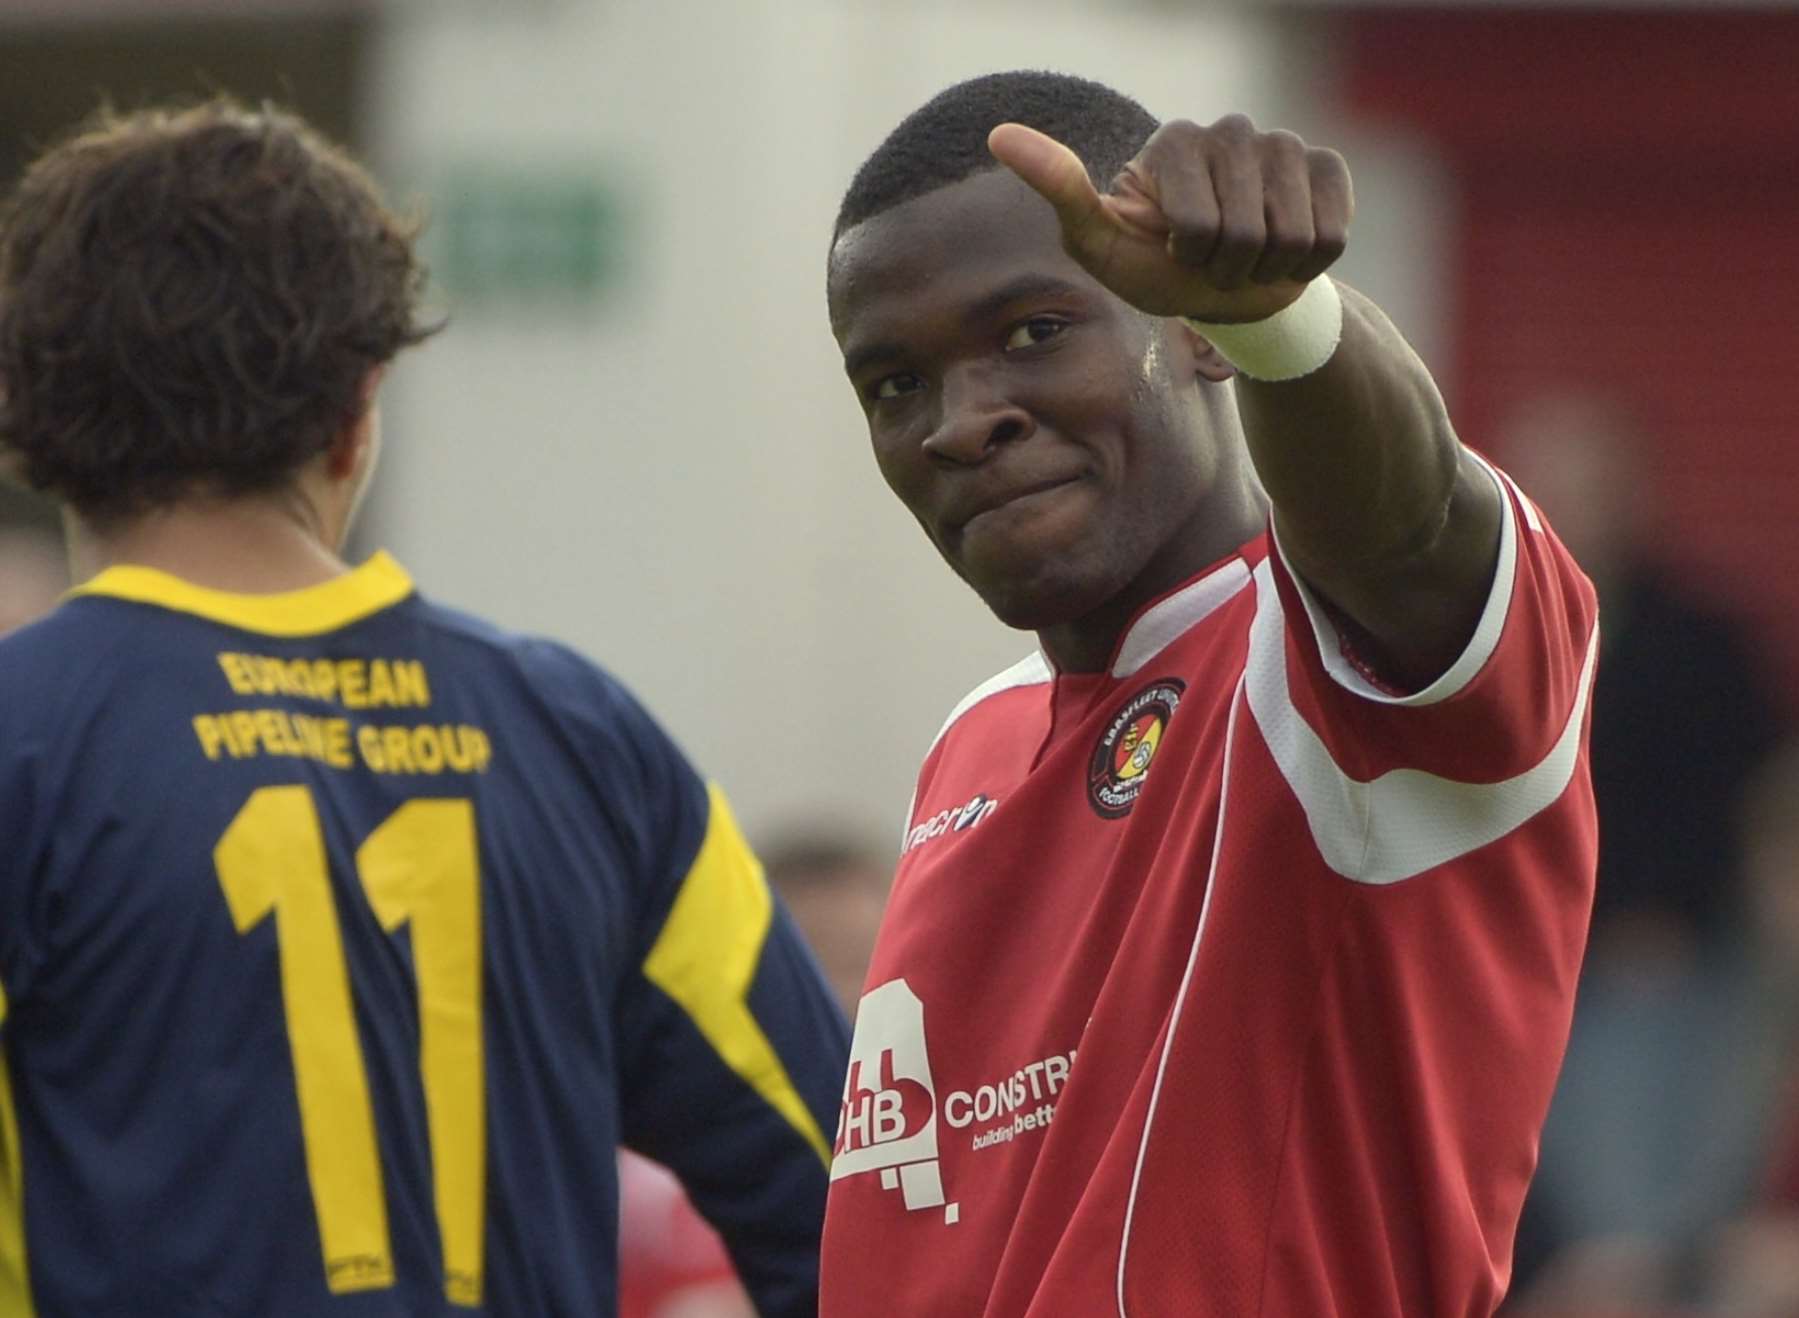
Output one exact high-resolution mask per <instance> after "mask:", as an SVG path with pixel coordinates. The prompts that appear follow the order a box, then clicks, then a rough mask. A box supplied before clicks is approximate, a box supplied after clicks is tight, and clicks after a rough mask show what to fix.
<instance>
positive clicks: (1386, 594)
mask: <svg viewBox="0 0 1799 1318" xmlns="http://www.w3.org/2000/svg"><path fill="white" fill-rule="evenodd" d="M1324 277H1325V278H1328V276H1324ZM1339 287H1340V289H1341V292H1342V298H1343V336H1342V340H1341V342H1340V343H1339V345H1338V347H1337V350H1336V352H1335V353H1334V354H1333V355H1332V357H1331V359H1330V360H1329V361H1328V362H1326V363H1325V364H1324V365H1323V366H1322V367H1320V368H1319V369H1318V370H1316V371H1314V372H1312V373H1311V374H1310V375H1307V376H1304V377H1302V378H1300V379H1297V380H1290V381H1284V382H1281V383H1274V384H1270V383H1264V382H1261V381H1257V380H1251V379H1248V378H1245V377H1242V376H1239V377H1238V380H1237V386H1236V387H1237V396H1238V408H1239V411H1240V413H1241V415H1242V418H1243V426H1244V431H1245V434H1246V435H1247V437H1248V441H1249V449H1250V454H1251V457H1252V458H1253V460H1254V462H1255V466H1256V472H1257V474H1258V475H1259V476H1260V478H1261V480H1262V484H1263V487H1264V488H1265V489H1266V490H1267V492H1268V496H1269V498H1270V500H1271V501H1272V503H1273V505H1274V517H1275V524H1276V526H1277V528H1278V530H1279V533H1280V537H1281V544H1282V547H1283V548H1284V549H1285V550H1286V552H1287V555H1288V557H1289V558H1290V560H1291V562H1292V564H1293V566H1294V567H1295V568H1296V569H1297V570H1298V571H1299V572H1300V574H1301V575H1302V576H1304V577H1305V578H1306V580H1307V582H1308V583H1309V584H1310V585H1312V586H1313V587H1314V588H1315V589H1316V590H1318V591H1319V592H1321V593H1322V594H1323V595H1324V596H1325V597H1326V598H1327V599H1328V600H1330V602H1331V603H1332V604H1333V605H1335V606H1336V607H1337V608H1338V609H1339V610H1340V611H1341V612H1342V613H1343V614H1344V615H1346V617H1347V618H1348V619H1350V620H1351V621H1352V622H1353V623H1355V624H1357V625H1358V626H1359V627H1360V628H1361V629H1362V630H1363V631H1365V632H1366V633H1367V636H1368V638H1369V639H1371V640H1372V641H1373V642H1374V643H1375V647H1376V649H1377V651H1378V653H1377V655H1376V656H1373V657H1376V658H1378V659H1380V660H1381V661H1383V663H1384V665H1385V666H1387V667H1390V668H1391V669H1392V670H1393V675H1394V676H1395V677H1397V678H1399V679H1401V680H1411V681H1418V682H1422V681H1428V680H1429V679H1430V678H1431V677H1434V676H1435V675H1436V674H1437V673H1439V672H1441V671H1442V670H1443V669H1444V668H1445V667H1447V666H1448V664H1449V663H1450V662H1451V661H1452V660H1453V659H1454V657H1455V655H1456V653H1457V652H1458V651H1459V650H1460V649H1461V647H1462V645H1463V644H1464V643H1465V642H1466V640H1467V638H1468V636H1469V635H1470V634H1471V633H1472V631H1473V628H1474V624H1475V622H1476V620H1477V619H1478V617H1479V613H1480V606H1481V604H1482V603H1483V602H1484V599H1485V595H1486V587H1487V583H1488V581H1489V580H1490V578H1491V575H1492V570H1493V562H1494V558H1495V554H1496V550H1497V543H1498V529H1499V503H1498V497H1497V494H1496V492H1495V491H1494V490H1493V488H1492V485H1491V482H1490V481H1489V480H1488V479H1487V478H1486V476H1485V475H1484V473H1482V472H1480V471H1479V469H1478V468H1477V467H1475V466H1474V465H1473V463H1472V460H1471V459H1469V458H1467V457H1466V456H1465V455H1464V454H1463V452H1462V449H1461V445H1460V444H1459V443H1458V441H1457V440H1456V437H1455V432H1454V431H1453V429H1452V428H1451V426H1450V424H1449V417H1448V414H1447V412H1446V411H1445V410H1444V406H1443V400H1442V397H1441V395H1440V394H1439V393H1438V392H1437V387H1436V384H1435V383H1434V382H1433V381H1432V380H1431V378H1430V373H1429V372H1428V371H1427V370H1426V369H1425V367H1424V363H1423V362H1422V361H1420V360H1419V359H1418V356H1417V354H1416V353H1414V352H1413V351H1412V350H1411V348H1410V346H1409V345H1408V344H1407V343H1406V342H1405V340H1404V339H1403V338H1402V337H1401V336H1400V334H1399V332H1398V330H1396V329H1395V328H1394V327H1393V324H1392V322H1391V321H1389V320H1388V319H1387V317H1386V315H1385V314H1384V313H1383V312H1382V311H1381V310H1380V308H1379V307H1377V306H1375V305H1374V303H1373V302H1371V301H1370V300H1369V299H1368V298H1366V297H1364V296H1362V295H1361V294H1360V293H1357V292H1355V291H1354V290H1352V289H1349V288H1343V287H1342V286H1339Z"/></svg>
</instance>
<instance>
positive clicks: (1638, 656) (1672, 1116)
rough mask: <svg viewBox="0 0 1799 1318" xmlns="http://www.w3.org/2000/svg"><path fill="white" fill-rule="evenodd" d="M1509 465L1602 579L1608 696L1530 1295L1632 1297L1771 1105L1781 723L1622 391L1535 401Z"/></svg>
mask: <svg viewBox="0 0 1799 1318" xmlns="http://www.w3.org/2000/svg"><path fill="white" fill-rule="evenodd" d="M1500 439H1501V442H1500V444H1499V445H1498V450H1499V456H1500V458H1501V461H1502V462H1503V464H1504V465H1505V467H1506V469H1507V470H1508V471H1510V472H1511V473H1512V475H1513V476H1514V477H1516V479H1517V480H1518V483H1519V484H1520V485H1521V486H1522V487H1523V488H1524V490H1525V491H1526V492H1527V493H1528V494H1529V495H1530V496H1531V497H1532V498H1533V499H1535V500H1536V501H1537V502H1538V503H1539V504H1540V505H1541V506H1542V507H1543V509H1544V511H1545V512H1546V513H1547V514H1548V516H1549V519H1550V521H1551V523H1552V524H1553V525H1554V527H1555V529H1556V531H1557V532H1558V534H1560V535H1561V536H1562V538H1563V540H1564V541H1566V542H1567V544H1568V546H1569V548H1570V549H1572V550H1573V552H1574V555H1575V557H1576V558H1577V559H1578V560H1579V561H1580V563H1581V565H1582V566H1583V567H1584V568H1585V569H1586V570H1587V572H1588V573H1589V574H1590V575H1591V576H1592V577H1593V580H1594V582H1595V584H1596V585H1597V586H1598V589H1599V600H1600V636H1601V645H1602V647H1603V650H1602V653H1601V655H1600V662H1599V672H1598V677H1597V679H1596V685H1595V689H1594V695H1593V731H1592V749H1591V755H1592V765H1593V790H1594V793H1595V795H1596V796H1597V798H1598V804H1599V835H1600V848H1599V878H1598V893H1597V899H1596V903H1595V909H1594V916H1593V929H1592V937H1591V940H1590V946H1589V950H1588V954H1587V963H1586V970H1585V972H1584V977H1583V983H1582V988H1581V995H1580V999H1579V1001H1578V1003H1577V1004H1576V1007H1575V1020H1574V1031H1573V1035H1572V1037H1571V1038H1570V1040H1569V1046H1568V1056H1567V1061H1566V1063H1565V1065H1564V1068H1563V1073H1562V1079H1561V1084H1560V1086H1559V1088H1558V1090H1557V1093H1556V1097H1555V1102H1554V1105H1553V1106H1552V1108H1551V1110H1550V1114H1549V1120H1548V1123H1547V1125H1546V1126H1545V1128H1544V1132H1543V1145H1542V1157H1541V1165H1540V1168H1539V1171H1538V1174H1537V1178H1536V1181H1535V1183H1534V1185H1533V1187H1532V1190H1531V1195H1530V1199H1529V1201H1528V1203H1527V1205H1526V1208H1525V1213H1524V1220H1523V1222H1522V1223H1521V1224H1520V1227H1519V1236H1518V1244H1517V1251H1516V1276H1517V1279H1518V1289H1519V1290H1520V1291H1529V1290H1531V1289H1533V1288H1532V1281H1533V1277H1534V1274H1535V1273H1536V1271H1537V1269H1538V1268H1539V1267H1540V1266H1542V1265H1543V1264H1544V1262H1545V1260H1547V1259H1550V1258H1551V1257H1552V1256H1553V1258H1554V1263H1553V1264H1552V1265H1551V1267H1550V1272H1549V1273H1546V1274H1545V1276H1544V1277H1543V1278H1542V1281H1541V1283H1540V1284H1539V1286H1538V1287H1536V1289H1538V1290H1542V1291H1545V1292H1548V1291H1561V1292H1567V1293H1573V1294H1581V1295H1584V1296H1586V1297H1587V1298H1588V1299H1589V1300H1590V1299H1592V1297H1594V1296H1596V1295H1600V1294H1604V1295H1606V1296H1608V1297H1609V1298H1610V1299H1611V1300H1612V1301H1614V1302H1616V1303H1618V1304H1624V1305H1630V1304H1632V1303H1633V1302H1635V1301H1636V1299H1637V1298H1638V1297H1639V1295H1647V1294H1655V1293H1659V1292H1660V1291H1661V1290H1662V1289H1663V1284H1662V1281H1661V1279H1660V1277H1659V1270H1660V1268H1661V1267H1662V1265H1663V1263H1664V1262H1665V1253H1664V1250H1663V1249H1662V1247H1661V1245H1660V1244H1659V1243H1658V1242H1665V1241H1667V1240H1670V1239H1676V1238H1683V1237H1685V1236H1687V1235H1689V1234H1690V1233H1691V1232H1693V1231H1695V1230H1698V1229H1700V1228H1701V1227H1702V1226H1703V1225H1705V1224H1707V1223H1711V1222H1715V1221H1717V1220H1718V1218H1719V1215H1720V1214H1722V1213H1724V1212H1726V1211H1729V1210H1730V1209H1731V1208H1732V1207H1733V1206H1734V1205H1735V1204H1738V1203H1740V1202H1741V1199H1740V1193H1741V1177H1742V1174H1743V1160H1744V1158H1745V1157H1746V1156H1750V1155H1749V1154H1747V1153H1746V1150H1750V1149H1752V1148H1753V1122H1754V1120H1755V1114H1754V1113H1752V1112H1751V1111H1750V1109H1749V1107H1748V1106H1746V1104H1745V1102H1744V1101H1743V1100H1742V1099H1741V1098H1740V1097H1739V1094H1738V1092H1737V1089H1736V1087H1735V1080H1734V1078H1733V1077H1732V1076H1731V1075H1730V1073H1729V1071H1730V1067H1731V1065H1732V1064H1733V1063H1732V1060H1731V1059H1732V1058H1734V1057H1736V1056H1738V1054H1736V1053H1734V1052H1732V1051H1731V1050H1732V1049H1733V1048H1735V1047H1737V1045H1738V1042H1739V1041H1738V1040H1736V1038H1735V1037H1734V1036H1733V1035H1732V1033H1731V1032H1730V1030H1729V1029H1728V1028H1727V1027H1729V1026H1730V1025H1731V1024H1732V1023H1733V1012H1735V1011H1736V1009H1737V1008H1738V1006H1739V1003H1740V999H1739V997H1738V994H1739V992H1740V991H1741V983H1740V979H1739V978H1738V977H1733V975H1732V974H1731V973H1730V966H1729V964H1728V963H1729V957H1728V956H1727V955H1726V953H1727V951H1728V948H1729V943H1728V939H1727V937H1726V935H1727V934H1728V933H1729V932H1730V931H1731V928H1732V925H1733V923H1734V921H1735V920H1736V918H1737V916H1738V914H1739V911H1740V902H1741V890H1740V881H1741V875H1742V866H1741V854H1740V849H1739V846H1738V841H1737V830H1736V829H1735V827H1734V821H1733V812H1734V810H1735V808H1736V805H1737V803H1738V801H1739V798H1740V796H1741V792H1742V789H1743V784H1744V782H1745V780H1746V778H1747V776H1748V775H1749V773H1750V772H1751V771H1752V770H1753V768H1754V766H1755V765H1756V764H1757V763H1758V762H1759V761H1760V760H1761V759H1763V758H1764V757H1765V755H1766V754H1767V752H1768V751H1769V750H1770V748H1771V747H1772V746H1773V745H1774V744H1776V742H1777V741H1778V739H1779V736H1780V729H1779V719H1778V716H1777V713H1776V702H1775V700H1774V698H1773V696H1772V694H1771V692H1770V691H1769V689H1768V688H1767V686H1766V685H1765V684H1764V682H1763V680H1762V677H1761V674H1760V672H1759V671H1758V669H1757V666H1756V662H1755V656H1754V653H1753V646H1752V644H1751V643H1750V641H1749V639H1748V637H1747V636H1746V635H1745V634H1744V632H1743V630H1742V628H1741V627H1740V626H1739V625H1738V624H1737V623H1735V622H1734V621H1733V620H1731V619H1730V618H1728V617H1727V616H1725V615H1723V614H1721V613H1718V612H1717V611H1716V610H1715V609H1714V608H1713V607H1711V606H1710V604H1709V602H1701V601H1700V600H1698V599H1696V598H1694V597H1693V595H1692V594H1691V593H1690V590H1689V589H1688V588H1687V587H1686V586H1685V585H1684V584H1683V583H1682V582H1681V581H1680V580H1679V579H1678V577H1677V576H1676V575H1675V573H1676V571H1677V570H1678V569H1679V567H1680V564H1679V563H1678V561H1677V560H1674V559H1671V558H1670V557H1669V554H1668V550H1667V548H1666V547H1665V546H1662V545H1659V544H1658V542H1657V539H1656V536H1657V528H1658V519H1657V506H1656V491H1655V488H1654V481H1653V479H1652V472H1653V469H1654V465H1655V460H1654V455H1653V451H1652V450H1651V449H1650V447H1649V444H1648V436H1647V435H1646V433H1645V429H1644V427H1643V425H1642V423H1641V421H1640V420H1639V419H1638V418H1636V417H1635V416H1634V415H1632V413H1631V411H1630V409H1629V408H1628V407H1627V406H1626V405H1625V404H1623V403H1621V402H1619V401H1618V400H1615V399H1611V398H1606V397H1602V396H1599V395H1595V394H1586V393H1562V394H1549V395H1545V396H1543V397H1541V398H1539V399H1537V400H1535V401H1534V402H1532V403H1530V404H1527V405H1526V406H1525V408H1524V409H1523V410H1522V411H1520V412H1519V413H1518V414H1517V415H1516V416H1515V417H1514V418H1513V420H1512V422H1511V424H1510V425H1509V426H1508V427H1507V428H1506V430H1505V433H1504V434H1503V435H1502V436H1501V437H1500Z"/></svg>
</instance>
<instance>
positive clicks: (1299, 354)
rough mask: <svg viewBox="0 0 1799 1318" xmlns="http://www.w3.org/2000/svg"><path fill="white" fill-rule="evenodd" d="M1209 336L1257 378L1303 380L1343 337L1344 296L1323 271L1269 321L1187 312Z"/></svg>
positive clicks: (1240, 369) (1241, 369)
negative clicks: (1228, 320)
mask: <svg viewBox="0 0 1799 1318" xmlns="http://www.w3.org/2000/svg"><path fill="white" fill-rule="evenodd" d="M1181 319H1182V320H1184V321H1186V322H1187V323H1188V324H1189V325H1191V326H1192V327H1193V328H1194V329H1196V330H1198V331H1199V332H1200V333H1201V334H1203V335H1205V336H1206V338H1207V339H1209V340H1210V341H1211V344H1212V346H1213V347H1214V348H1216V349H1218V351H1219V353H1220V354H1221V355H1222V356H1223V357H1224V359H1225V360H1226V361H1228V362H1229V363H1230V364H1231V365H1232V366H1235V367H1236V368H1237V370H1238V372H1239V373H1240V374H1243V375H1247V376H1248V377H1249V378H1250V379H1252V380H1269V381H1278V380H1297V379H1299V377H1300V376H1302V375H1310V374H1311V373H1312V372H1313V371H1315V370H1317V369H1318V368H1319V367H1320V366H1322V365H1324V364H1325V363H1326V362H1327V361H1329V360H1330V359H1331V354H1332V353H1334V352H1336V350H1337V343H1338V341H1339V340H1341V339H1342V337H1343V299H1342V297H1340V296H1339V295H1338V293H1337V286H1336V284H1335V283H1333V282H1332V281H1331V277H1330V276H1329V275H1319V276H1318V278H1316V279H1314V280H1313V281H1312V282H1311V283H1309V284H1307V285H1306V291H1305V292H1303V293H1301V294H1300V295H1299V296H1298V297H1297V298H1296V299H1294V300H1293V301H1292V302H1291V303H1289V304H1288V305H1287V306H1284V307H1282V308H1281V309H1280V310H1279V311H1277V312H1275V313H1274V314H1273V315H1272V316H1269V317H1268V318H1267V319H1265V320H1249V321H1244V322H1242V323H1241V324H1236V325H1217V324H1213V323H1212V322H1211V321H1206V320H1194V319H1193V318H1192V317H1190V316H1182V317H1181Z"/></svg>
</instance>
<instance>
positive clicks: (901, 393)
mask: <svg viewBox="0 0 1799 1318" xmlns="http://www.w3.org/2000/svg"><path fill="white" fill-rule="evenodd" d="M922 388H924V381H922V380H920V379H919V378H918V377H917V376H916V375H913V374H912V373H911V372H910V371H897V372H895V373H894V374H892V375H883V376H882V377H881V378H880V379H878V380H876V381H875V382H874V383H873V384H872V385H870V386H869V389H868V396H869V397H870V398H876V399H887V398H903V397H905V396H906V395H907V394H912V393H917V392H918V391H919V390H920V389H922Z"/></svg>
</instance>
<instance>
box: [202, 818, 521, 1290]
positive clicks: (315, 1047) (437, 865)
mask: <svg viewBox="0 0 1799 1318" xmlns="http://www.w3.org/2000/svg"><path fill="white" fill-rule="evenodd" d="M213 863H214V865H215V866H216V867H217V869H218V874H219V886H220V887H221V888H223V889H224V890H225V900H226V902H227V903H228V904H229V905H230V907H231V919H232V922H233V923H234V924H235V925H236V926H237V931H238V932H239V933H240V934H241V933H247V932H248V931H249V930H250V929H252V928H254V927H255V926H256V925H258V924H260V923H261V922H262V921H263V919H264V918H266V917H267V916H269V915H271V914H272V915H273V916H274V917H275V941H276V947H277V948H278V949H279V951H280V955H281V998H282V1003H283V1005H284V1007H285V1009H286V1013H287V1036H288V1044H289V1046H290V1047H291V1048H292V1050H293V1064H294V1087H295V1089H296V1090H297V1091H298V1096H299V1102H300V1132H301V1135H302V1137H303V1138H304V1140H305V1145H306V1174H307V1178H308V1180H309V1181H310V1183H311V1185H312V1203H313V1209H314V1211H315V1212H316V1213H317V1215H318V1224H319V1238H320V1241H321V1243H322V1245H323V1247H324V1253H325V1282H326V1285H327V1286H328V1287H329V1289H330V1290H331V1292H332V1293H333V1294H343V1293H345V1292H349V1291H361V1290H374V1289H378V1288H381V1287H385V1286H391V1285H393V1284H394V1266H393V1249H392V1246H391V1245H390V1244H389V1240H388V1232H387V1198H386V1193H385V1190H384V1188H383V1185H382V1178H381V1159H380V1155H379V1153H378V1152H377V1148H376V1141H375V1117H374V1110H373V1108H372V1107H371V1106H370V1103H369V1089H368V1076H367V1072H366V1070H365V1068H364V1066H363V1062H362V1044H361V1041H360V1040H359V1038H358V1036H357V1032H356V1017H355V1013H354V1010H353V1008H352V1005H351V1002H350V976H349V971H348V968H347V967H346V965H345V963H344V947H343V938H342V936H341V935H340V933H339V932H338V924H337V904H336V901H335V900H334V899H333V897H332V892H331V875H330V870H329V869H328V867H327V865H326V861H325V837H324V833H323V831H322V830H321V829H320V826H319V817H318V810H317V808H316V807H315V806H314V804H313V800H312V793H311V792H310V791H309V790H308V789H307V788H305V787H264V788H261V789H259V790H258V791H256V792H254V793H252V794H251V796H250V799H249V800H248V801H247V802H245V803H244V808H243V809H242V810H240V811H238V813H237V817H236V818H235V819H233V820H232V821H231V826H230V827H229V828H227V829H226V830H225V835H224V836H223V837H222V838H220V839H219V844H218V846H217V848H216V849H215V850H214V851H213ZM356 871H357V874H358V875H359V876H360V877H361V879H362V887H363V891H364V892H365V893H366V894H367V896H368V900H369V905H370V906H371V907H372V908H373V909H374V912H375V918H376V919H377V920H379V921H380V922H381V927H382V928H383V929H386V930H387V931H388V932H389V933H391V932H393V931H394V930H395V929H398V928H399V927H400V926H401V925H402V924H405V923H407V922H408V921H410V922H411V925H412V953H413V964H414V966H415V968H416V973H417V975H418V997H419V1034H420V1039H419V1069H420V1071H421V1073H422V1076H423V1080H424V1090H425V1109H426V1117H427V1122H428V1125H429V1129H430V1135H431V1166H432V1180H433V1183H434V1194H435V1198H436V1206H437V1226H438V1233H439V1236H440V1238H441V1240H442V1244H443V1259H444V1292H445V1294H446V1295H447V1296H448V1297H449V1299H450V1301H451V1303H453V1304H459V1305H469V1306H475V1305H479V1304H480V1303H481V1268H482V1242H483V1236H484V1224H483V1209H484V1205H485V1199H486V1194H485V1180H486V1168H487V1124H486V1109H485V1102H486V1100H485V1092H486V1090H485V1085H484V1083H483V1073H482V1061H481V892H480V863H479V860H478V855H477V851H476V845H475V812H474V807H473V806H472V805H471V804H470V802H468V801H466V800H418V801H408V802H407V803H406V804H405V805H403V806H401V807H400V808H399V809H398V810H396V811H394V813H393V814H391V815H389V816H388V818H387V820H386V821H385V822H384V823H382V825H381V826H380V827H379V828H377V829H376V830H375V831H374V832H373V833H372V834H370V835H369V838H368V840H367V841H366V842H364V843H363V844H362V846H361V847H360V848H359V849H358V850H357V852H356Z"/></svg>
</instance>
